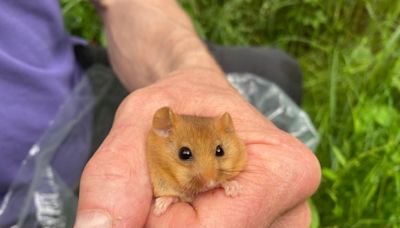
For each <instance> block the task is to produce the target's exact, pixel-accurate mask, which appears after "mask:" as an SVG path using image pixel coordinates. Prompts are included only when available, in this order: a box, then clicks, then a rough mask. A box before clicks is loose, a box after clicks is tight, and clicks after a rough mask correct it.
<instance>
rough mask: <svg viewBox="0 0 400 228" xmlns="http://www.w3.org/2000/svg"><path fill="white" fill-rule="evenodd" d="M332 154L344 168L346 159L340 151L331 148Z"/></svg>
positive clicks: (333, 147) (336, 148) (334, 147)
mask: <svg viewBox="0 0 400 228" xmlns="http://www.w3.org/2000/svg"><path fill="white" fill-rule="evenodd" d="M332 152H333V154H334V155H335V157H336V159H337V161H338V162H339V164H340V165H342V166H345V165H346V163H347V161H346V158H345V157H344V155H343V153H342V152H341V151H340V149H339V148H338V147H336V146H332Z"/></svg>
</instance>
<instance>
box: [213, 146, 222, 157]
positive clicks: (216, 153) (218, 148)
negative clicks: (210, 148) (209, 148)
mask: <svg viewBox="0 0 400 228" xmlns="http://www.w3.org/2000/svg"><path fill="white" fill-rule="evenodd" d="M215 156H217V157H222V156H224V150H223V149H222V146H220V145H218V146H217V148H216V149H215Z"/></svg>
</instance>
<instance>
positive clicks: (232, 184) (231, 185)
mask: <svg viewBox="0 0 400 228" xmlns="http://www.w3.org/2000/svg"><path fill="white" fill-rule="evenodd" d="M221 186H222V188H224V190H225V195H227V196H230V197H236V196H239V195H240V193H242V192H243V187H242V186H241V185H240V184H239V183H238V182H237V181H227V182H224V183H222V184H221Z"/></svg>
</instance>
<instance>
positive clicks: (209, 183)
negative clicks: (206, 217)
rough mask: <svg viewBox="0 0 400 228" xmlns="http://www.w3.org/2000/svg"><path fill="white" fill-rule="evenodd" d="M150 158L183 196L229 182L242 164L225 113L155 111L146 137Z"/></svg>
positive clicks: (243, 157)
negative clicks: (199, 114) (203, 115)
mask: <svg viewBox="0 0 400 228" xmlns="http://www.w3.org/2000/svg"><path fill="white" fill-rule="evenodd" d="M149 137H150V138H151V139H150V141H152V142H153V144H154V145H149V147H150V148H149V149H150V153H151V155H150V156H151V159H152V160H153V162H155V163H157V165H158V166H159V167H160V168H162V169H163V172H165V173H166V174H167V175H168V176H169V177H170V179H171V180H173V181H175V182H176V183H175V184H177V185H178V186H180V188H181V189H184V191H185V192H187V193H192V194H196V193H198V192H202V191H206V190H208V189H211V188H214V187H215V186H217V185H218V184H220V183H222V182H224V181H226V180H228V179H231V178H232V177H234V176H235V175H237V174H238V173H239V172H240V171H241V170H242V169H243V166H244V164H245V161H246V153H245V147H244V144H243V143H242V141H241V140H240V139H239V138H238V137H237V135H236V133H235V129H234V126H233V122H232V119H231V116H230V115H229V113H227V112H226V113H224V114H223V115H221V116H218V117H198V116H188V115H178V114H175V113H174V112H173V111H172V110H171V109H170V108H168V107H164V108H161V109H159V110H158V111H157V112H156V113H155V115H154V119H153V126H152V131H151V133H150V136H149Z"/></svg>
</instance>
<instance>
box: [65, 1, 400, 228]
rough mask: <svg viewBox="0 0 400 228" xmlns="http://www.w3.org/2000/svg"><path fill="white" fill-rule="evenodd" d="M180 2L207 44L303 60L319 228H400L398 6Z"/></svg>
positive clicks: (80, 16) (83, 13)
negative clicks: (274, 50)
mask: <svg viewBox="0 0 400 228" xmlns="http://www.w3.org/2000/svg"><path fill="white" fill-rule="evenodd" d="M61 2H62V3H63V6H64V13H65V17H66V25H67V26H68V27H69V28H70V31H72V32H73V33H75V34H76V35H80V36H84V37H85V38H87V39H89V40H91V41H92V42H94V43H99V42H100V43H101V41H100V40H101V38H100V37H101V29H100V26H99V24H98V19H97V18H96V17H95V16H94V11H93V9H92V8H91V6H90V5H89V3H87V2H86V1H79V0H74V1H67V0H62V1H61ZM180 2H181V3H182V5H183V6H184V8H185V9H186V10H187V12H188V13H189V14H190V15H191V16H192V18H193V20H194V23H195V26H196V28H197V30H198V32H199V34H200V35H201V36H202V37H203V38H207V39H210V40H213V41H215V42H218V43H221V44H234V45H259V46H274V47H279V48H282V49H284V50H286V51H287V52H289V53H291V54H292V55H293V56H295V57H296V58H297V59H298V60H299V62H300V64H301V66H302V69H303V72H304V80H305V85H304V89H305V96H304V106H303V107H304V109H305V110H306V111H307V112H308V113H309V114H310V116H311V118H312V120H313V122H314V123H315V125H316V126H317V128H318V131H319V132H320V134H321V144H320V146H319V148H318V150H317V151H316V154H317V156H318V158H319V160H320V162H321V165H322V173H323V179H322V183H321V186H320V188H319V190H318V192H317V193H316V194H315V196H314V197H313V198H312V203H313V205H314V206H315V207H313V208H314V210H313V212H314V214H313V215H314V218H315V219H314V224H313V225H314V227H318V226H320V227H400V102H399V100H400V1H397V0H353V1H349V0H325V1H324V0H302V1H301V0H268V1H267V0H266V1H261V0H181V1H180ZM66 5H69V8H68V9H67V7H66ZM91 22H95V23H97V24H96V26H92V25H91V24H90V23H91Z"/></svg>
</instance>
